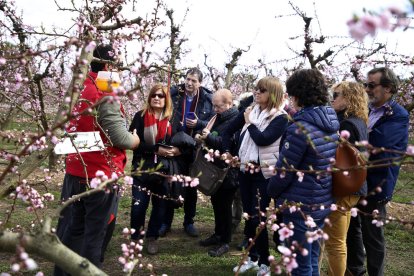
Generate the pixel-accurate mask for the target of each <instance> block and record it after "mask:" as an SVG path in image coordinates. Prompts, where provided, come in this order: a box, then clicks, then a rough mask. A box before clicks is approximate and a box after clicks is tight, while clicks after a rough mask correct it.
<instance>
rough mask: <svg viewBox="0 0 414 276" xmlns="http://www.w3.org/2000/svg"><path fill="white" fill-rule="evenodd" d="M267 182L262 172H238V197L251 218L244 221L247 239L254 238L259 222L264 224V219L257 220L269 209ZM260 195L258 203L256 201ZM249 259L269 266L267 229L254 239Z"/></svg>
mask: <svg viewBox="0 0 414 276" xmlns="http://www.w3.org/2000/svg"><path fill="white" fill-rule="evenodd" d="M268 183H269V181H268V180H267V179H265V178H264V176H263V174H262V172H258V173H254V174H251V173H243V172H239V185H240V195H241V199H242V204H243V211H244V212H246V213H248V214H249V216H251V218H249V219H248V220H246V224H245V228H244V235H245V237H247V238H254V237H255V236H256V229H257V227H258V226H259V223H260V221H264V222H266V217H261V218H259V206H260V211H262V212H264V213H266V208H267V207H269V203H270V198H269V196H268V195H267V184H268ZM258 192H259V193H260V201H259V199H258ZM249 257H250V258H251V259H252V261H256V260H258V261H259V265H261V264H265V265H269V260H268V258H269V239H268V237H267V228H266V227H265V228H264V229H263V230H262V231H261V232H260V234H259V236H258V237H257V239H256V242H255V245H253V246H252V248H251V249H250V251H249Z"/></svg>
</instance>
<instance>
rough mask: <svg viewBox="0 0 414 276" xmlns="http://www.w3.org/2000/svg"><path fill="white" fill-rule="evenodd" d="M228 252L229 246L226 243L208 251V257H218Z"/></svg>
mask: <svg viewBox="0 0 414 276" xmlns="http://www.w3.org/2000/svg"><path fill="white" fill-rule="evenodd" d="M227 252H229V245H228V244H227V243H225V244H223V245H221V246H219V247H217V248H215V249H211V250H209V251H208V255H209V256H211V257H220V256H221V255H223V254H225V253H227Z"/></svg>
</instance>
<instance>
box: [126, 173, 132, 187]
mask: <svg viewBox="0 0 414 276" xmlns="http://www.w3.org/2000/svg"><path fill="white" fill-rule="evenodd" d="M124 183H125V184H126V185H130V186H132V184H134V179H133V178H132V177H130V176H128V175H126V176H124Z"/></svg>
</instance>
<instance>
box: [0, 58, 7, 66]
mask: <svg viewBox="0 0 414 276" xmlns="http://www.w3.org/2000/svg"><path fill="white" fill-rule="evenodd" d="M4 64H6V59H5V58H2V57H0V65H4Z"/></svg>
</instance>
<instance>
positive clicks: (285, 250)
mask: <svg viewBox="0 0 414 276" xmlns="http://www.w3.org/2000/svg"><path fill="white" fill-rule="evenodd" d="M277 250H279V252H280V253H282V254H283V255H284V256H291V255H292V251H291V250H290V249H289V248H287V247H286V246H283V245H279V246H278V247H277Z"/></svg>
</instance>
